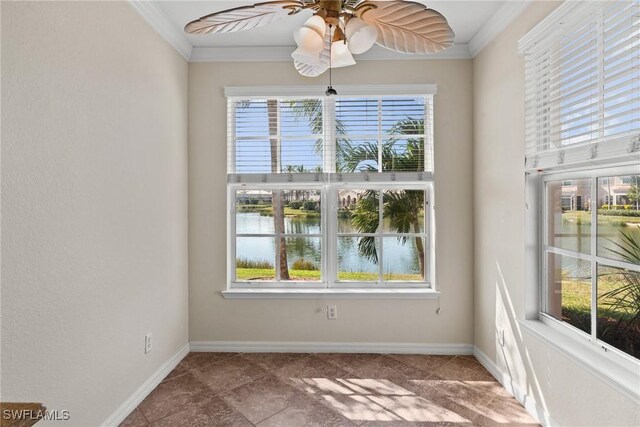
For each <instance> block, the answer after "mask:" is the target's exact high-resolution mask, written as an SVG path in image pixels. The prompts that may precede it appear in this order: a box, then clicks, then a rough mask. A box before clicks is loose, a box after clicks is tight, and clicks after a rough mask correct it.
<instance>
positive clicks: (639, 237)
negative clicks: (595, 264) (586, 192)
mask: <svg viewBox="0 0 640 427" xmlns="http://www.w3.org/2000/svg"><path fill="white" fill-rule="evenodd" d="M639 199H640V175H627V176H612V177H605V178H598V255H599V256H601V257H605V258H610V259H615V260H619V261H626V262H630V263H634V264H640V209H638V208H639V207H640V206H639V204H640V200H639Z"/></svg>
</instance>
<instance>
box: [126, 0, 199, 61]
mask: <svg viewBox="0 0 640 427" xmlns="http://www.w3.org/2000/svg"><path fill="white" fill-rule="evenodd" d="M129 4H130V5H131V6H132V7H133V8H134V9H135V10H136V12H138V13H139V14H140V15H141V16H142V17H143V18H144V19H145V20H146V21H147V22H148V23H149V25H151V27H153V29H154V30H156V31H157V32H158V34H160V35H161V36H162V37H163V38H164V39H165V40H166V41H167V42H168V43H169V44H170V45H171V46H173V48H174V49H175V50H177V51H178V53H180V55H182V56H183V57H184V59H186V60H187V61H189V58H190V57H191V51H192V50H193V46H192V45H191V42H189V40H188V39H187V38H186V37H185V35H184V34H182V33H181V32H180V31H176V28H175V26H174V25H173V24H172V23H171V21H169V19H168V18H167V17H166V15H165V14H164V12H162V10H160V8H158V6H157V5H156V3H155V2H153V1H148V0H129Z"/></svg>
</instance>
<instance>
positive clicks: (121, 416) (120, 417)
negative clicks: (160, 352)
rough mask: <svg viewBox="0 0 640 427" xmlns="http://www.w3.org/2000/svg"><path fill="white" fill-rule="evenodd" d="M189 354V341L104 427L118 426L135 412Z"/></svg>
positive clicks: (116, 411) (135, 392)
mask: <svg viewBox="0 0 640 427" xmlns="http://www.w3.org/2000/svg"><path fill="white" fill-rule="evenodd" d="M187 354H189V343H187V344H185V345H184V346H183V347H182V348H181V349H180V350H178V352H177V353H176V354H174V355H173V356H172V357H171V359H169V360H167V361H166V362H165V363H163V364H162V366H160V368H159V369H158V370H157V371H155V372H154V373H153V374H152V375H151V376H150V377H149V379H147V380H146V381H145V382H144V383H143V384H142V385H141V386H140V387H139V388H138V389H137V390H136V391H134V392H133V394H132V395H131V396H129V398H128V399H127V400H125V401H124V403H123V404H122V405H120V407H119V408H118V409H116V410H115V412H114V413H113V414H111V416H110V417H109V418H107V420H106V421H105V422H104V423H102V427H112V426H113V427H116V426H118V425H119V424H120V423H121V422H123V421H124V420H125V418H127V417H128V416H129V414H131V412H133V410H134V409H136V407H137V406H138V405H139V404H140V402H142V401H143V400H144V399H145V397H147V396H148V395H149V393H151V392H152V391H153V389H154V388H156V387H157V386H158V384H160V382H161V381H162V380H163V379H164V377H166V376H167V375H168V374H169V372H171V371H172V370H173V368H175V367H176V366H178V363H180V361H181V360H182V359H184V358H185V356H186V355H187Z"/></svg>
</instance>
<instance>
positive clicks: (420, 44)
mask: <svg viewBox="0 0 640 427" xmlns="http://www.w3.org/2000/svg"><path fill="white" fill-rule="evenodd" d="M355 14H356V15H357V16H358V18H360V19H362V20H363V21H364V22H366V23H367V24H369V25H372V26H374V27H375V28H376V29H377V30H378V39H377V43H378V44H379V45H381V46H383V47H386V48H387V49H391V50H395V51H398V52H404V53H434V52H440V51H441V50H444V49H446V48H448V47H449V46H451V45H453V39H454V37H455V34H454V33H453V30H452V29H451V27H450V26H449V23H448V22H447V19H446V18H445V17H444V16H442V15H441V14H440V13H439V12H437V11H435V10H433V9H427V7H426V6H425V5H423V4H420V3H415V2H411V1H363V2H361V3H359V4H358V6H357V7H356V9H355Z"/></svg>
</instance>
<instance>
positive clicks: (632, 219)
mask: <svg viewBox="0 0 640 427" xmlns="http://www.w3.org/2000/svg"><path fill="white" fill-rule="evenodd" d="M562 220H563V221H569V222H573V223H582V224H591V212H586V211H568V212H565V213H563V214H562ZM598 224H602V225H607V224H611V225H620V224H640V217H637V216H611V215H598Z"/></svg>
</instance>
